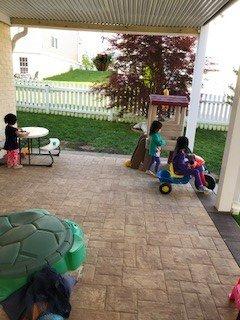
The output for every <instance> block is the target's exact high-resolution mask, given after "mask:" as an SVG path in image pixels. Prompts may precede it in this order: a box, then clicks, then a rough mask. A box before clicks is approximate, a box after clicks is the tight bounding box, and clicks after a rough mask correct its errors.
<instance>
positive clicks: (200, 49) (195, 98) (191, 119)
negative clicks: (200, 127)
mask: <svg viewBox="0 0 240 320" xmlns="http://www.w3.org/2000/svg"><path fill="white" fill-rule="evenodd" d="M208 29H209V26H208V25H206V26H203V27H202V28H201V33H200V36H199V39H198V46H197V52H196V58H195V64H194V72H193V82H192V91H191V95H190V106H189V110H188V119H187V130H186V136H187V137H188V139H189V147H190V149H193V147H194V141H195V134H196V128H197V119H198V109H199V101H200V95H201V86H202V78H203V71H204V65H205V53H206V46H207V37H208Z"/></svg>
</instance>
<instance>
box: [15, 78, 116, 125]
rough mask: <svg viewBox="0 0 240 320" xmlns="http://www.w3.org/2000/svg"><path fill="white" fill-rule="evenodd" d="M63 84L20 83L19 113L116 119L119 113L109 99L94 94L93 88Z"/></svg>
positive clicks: (17, 102) (17, 89)
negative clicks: (28, 112) (33, 112)
mask: <svg viewBox="0 0 240 320" xmlns="http://www.w3.org/2000/svg"><path fill="white" fill-rule="evenodd" d="M61 85H62V84H61V83H60V85H59V83H53V82H50V81H44V82H36V81H22V80H16V81H15V86H16V104H17V108H18V110H26V111H38V112H46V113H54V114H69V115H70V114H71V115H75V116H82V117H91V118H95V119H100V120H109V121H111V120H113V117H114V113H115V112H114V110H112V109H109V108H108V105H109V99H108V98H106V97H105V96H104V95H102V94H99V93H97V92H95V91H92V90H91V88H90V87H89V86H85V87H84V86H82V85H81V86H77V85H74V86H70V85H69V86H67V87H66V86H63V85H62V86H61Z"/></svg>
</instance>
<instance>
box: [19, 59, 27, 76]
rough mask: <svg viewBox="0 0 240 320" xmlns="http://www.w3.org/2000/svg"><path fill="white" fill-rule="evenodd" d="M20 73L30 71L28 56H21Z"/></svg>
mask: <svg viewBox="0 0 240 320" xmlns="http://www.w3.org/2000/svg"><path fill="white" fill-rule="evenodd" d="M19 60H20V73H24V74H26V73H28V58H26V57H20V58H19Z"/></svg>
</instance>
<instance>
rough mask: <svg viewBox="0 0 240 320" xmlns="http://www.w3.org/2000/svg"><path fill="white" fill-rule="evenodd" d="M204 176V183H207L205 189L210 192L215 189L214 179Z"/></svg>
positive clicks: (207, 175)
mask: <svg viewBox="0 0 240 320" xmlns="http://www.w3.org/2000/svg"><path fill="white" fill-rule="evenodd" d="M204 176H205V180H206V183H207V185H206V187H207V188H208V189H210V190H214V189H215V187H216V181H215V179H214V178H213V177H212V176H211V175H209V174H204Z"/></svg>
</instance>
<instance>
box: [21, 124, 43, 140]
mask: <svg viewBox="0 0 240 320" xmlns="http://www.w3.org/2000/svg"><path fill="white" fill-rule="evenodd" d="M22 130H23V131H26V132H28V133H29V135H28V136H27V137H26V138H27V139H39V138H43V137H46V136H47V135H48V134H49V130H48V129H46V128H42V127H24V128H22Z"/></svg>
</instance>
